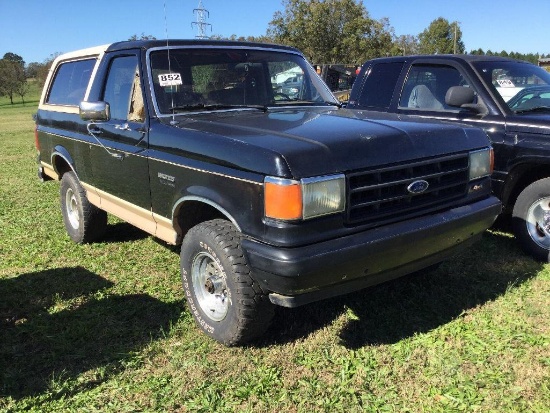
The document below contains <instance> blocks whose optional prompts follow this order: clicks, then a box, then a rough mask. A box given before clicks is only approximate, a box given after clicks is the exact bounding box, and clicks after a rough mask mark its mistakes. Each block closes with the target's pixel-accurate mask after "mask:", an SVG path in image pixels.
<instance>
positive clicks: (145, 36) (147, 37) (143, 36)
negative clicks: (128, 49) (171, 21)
mask: <svg viewBox="0 0 550 413" xmlns="http://www.w3.org/2000/svg"><path fill="white" fill-rule="evenodd" d="M128 40H130V41H134V40H157V38H156V37H155V36H153V35H152V34H145V33H143V32H141V35H140V36H139V37H138V35H137V34H133V35H132V36H130V37H129V38H128Z"/></svg>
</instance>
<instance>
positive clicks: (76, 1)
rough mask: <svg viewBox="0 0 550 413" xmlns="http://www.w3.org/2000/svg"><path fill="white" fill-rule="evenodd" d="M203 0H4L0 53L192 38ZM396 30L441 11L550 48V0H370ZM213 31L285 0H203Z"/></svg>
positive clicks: (467, 38) (476, 39)
mask: <svg viewBox="0 0 550 413" xmlns="http://www.w3.org/2000/svg"><path fill="white" fill-rule="evenodd" d="M198 4H199V0H131V1H129V0H93V1H87V0H0V28H1V29H0V33H1V34H0V57H2V56H4V54H5V53H7V52H11V53H15V54H17V55H19V56H21V57H22V58H23V60H24V61H25V62H26V63H30V62H43V61H44V60H46V59H47V58H49V57H50V56H51V55H52V54H54V53H65V52H70V51H73V50H78V49H82V48H86V47H91V46H97V45H102V44H107V43H112V42H115V41H120V40H127V39H128V38H129V37H131V36H132V35H138V36H139V35H141V34H142V33H144V34H146V35H153V36H155V37H156V38H157V39H165V38H166V37H167V34H168V37H169V38H172V39H176V38H178V39H192V38H195V37H196V35H197V34H198V32H197V28H196V26H195V27H194V26H193V25H192V22H193V21H195V20H196V15H195V14H194V13H193V9H196V8H197V7H198ZM363 4H364V5H365V7H366V9H367V11H368V12H369V15H370V17H371V18H374V19H377V20H378V19H381V18H384V17H386V18H388V19H389V22H390V25H391V26H392V27H393V28H394V31H395V34H396V35H398V36H399V35H406V34H411V35H418V34H419V33H421V32H422V31H423V30H425V29H426V28H427V27H428V26H429V25H430V23H431V22H432V21H433V20H435V19H437V18H438V17H444V18H445V19H447V20H448V21H449V22H454V21H458V22H459V24H460V28H461V30H462V41H463V42H464V45H465V47H466V51H470V50H474V49H478V48H482V49H483V50H485V51H487V50H491V51H493V52H500V51H502V50H506V51H507V52H511V51H514V52H519V53H542V54H545V55H548V54H550V24H549V22H548V21H549V17H550V0H363ZM202 5H203V8H204V9H207V10H208V12H209V16H208V18H207V19H206V22H207V23H210V24H211V25H212V26H211V30H210V28H209V29H208V30H207V33H206V34H207V35H214V34H215V35H221V36H224V37H229V36H231V35H232V34H235V35H237V36H249V35H251V36H259V35H262V34H265V33H266V31H267V27H268V25H269V22H270V21H271V20H272V19H273V14H274V13H275V12H276V11H278V10H283V9H284V7H283V2H282V0H247V1H245V0H230V1H229V0H202Z"/></svg>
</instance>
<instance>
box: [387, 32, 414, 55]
mask: <svg viewBox="0 0 550 413" xmlns="http://www.w3.org/2000/svg"><path fill="white" fill-rule="evenodd" d="M418 50H419V47H418V37H416V36H412V35H410V34H407V35H401V36H399V37H396V38H395V39H394V41H393V48H392V53H391V54H392V56H398V55H411V54H418Z"/></svg>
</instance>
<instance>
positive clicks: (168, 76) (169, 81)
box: [159, 73, 183, 87]
mask: <svg viewBox="0 0 550 413" xmlns="http://www.w3.org/2000/svg"><path fill="white" fill-rule="evenodd" d="M159 84H160V85H161V86H163V87H164V86H178V85H181V84H183V82H182V81H181V75H180V74H179V73H165V74H163V75H159Z"/></svg>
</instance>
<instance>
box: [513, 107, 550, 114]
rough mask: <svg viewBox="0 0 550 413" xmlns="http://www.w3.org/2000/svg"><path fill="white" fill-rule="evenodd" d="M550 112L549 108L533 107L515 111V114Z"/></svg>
mask: <svg viewBox="0 0 550 413" xmlns="http://www.w3.org/2000/svg"><path fill="white" fill-rule="evenodd" d="M547 111H550V106H535V107H534V108H529V109H520V110H516V111H515V112H516V113H529V112H547Z"/></svg>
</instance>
